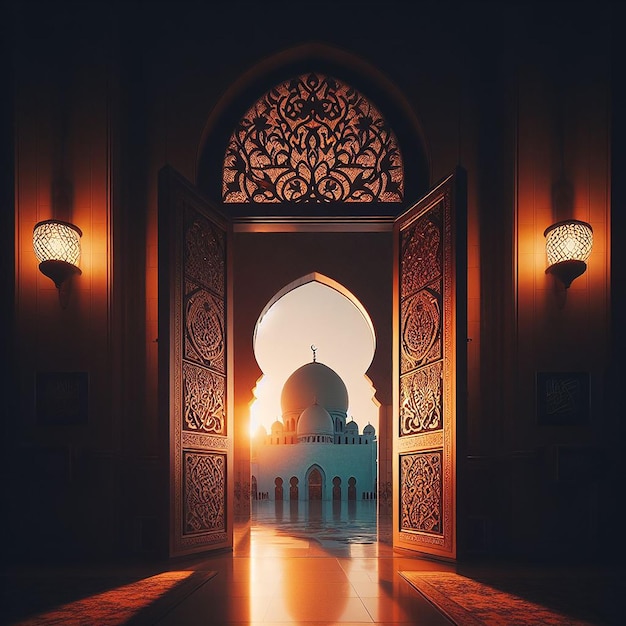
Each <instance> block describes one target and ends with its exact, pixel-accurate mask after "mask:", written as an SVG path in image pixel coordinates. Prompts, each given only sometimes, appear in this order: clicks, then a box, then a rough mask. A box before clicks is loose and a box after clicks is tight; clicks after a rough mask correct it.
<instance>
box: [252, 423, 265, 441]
mask: <svg viewBox="0 0 626 626" xmlns="http://www.w3.org/2000/svg"><path fill="white" fill-rule="evenodd" d="M254 436H255V437H261V438H264V437H266V436H267V431H266V430H265V426H263V424H259V426H258V427H257V429H256V432H255V433H254Z"/></svg>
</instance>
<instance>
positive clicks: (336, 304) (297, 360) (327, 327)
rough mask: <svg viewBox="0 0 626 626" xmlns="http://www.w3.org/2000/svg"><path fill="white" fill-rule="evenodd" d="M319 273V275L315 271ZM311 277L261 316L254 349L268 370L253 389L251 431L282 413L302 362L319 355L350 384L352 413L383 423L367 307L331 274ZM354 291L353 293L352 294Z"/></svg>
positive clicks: (361, 420) (266, 425)
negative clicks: (372, 372) (283, 397)
mask: <svg viewBox="0 0 626 626" xmlns="http://www.w3.org/2000/svg"><path fill="white" fill-rule="evenodd" d="M316 276H318V277H319V275H316ZM320 279H321V280H324V282H320V281H318V280H317V279H315V280H310V281H309V282H305V284H301V285H300V286H297V287H295V288H293V289H291V290H288V291H287V292H286V293H284V295H282V296H280V297H279V298H278V299H277V300H276V301H275V302H274V303H273V304H272V305H271V306H270V307H269V308H268V309H267V310H266V311H265V312H264V313H263V314H262V315H261V317H260V318H259V321H258V323H257V328H256V334H255V341H254V351H255V356H256V359H257V362H258V364H259V366H260V368H261V370H262V371H263V376H262V377H261V378H260V379H259V381H257V385H256V387H255V389H254V396H255V400H254V401H253V403H252V405H251V408H250V416H251V420H250V432H251V433H255V432H256V431H257V429H258V428H259V426H263V427H264V428H265V430H266V431H269V430H270V427H271V424H272V423H273V422H274V421H275V420H276V419H279V418H280V416H281V407H280V393H281V390H282V387H283V385H284V383H285V381H286V380H287V378H288V377H289V376H290V375H291V374H292V373H293V372H294V370H296V369H297V368H298V367H300V366H302V365H304V364H306V363H310V362H311V361H312V360H313V351H312V349H311V346H312V345H314V346H315V348H316V360H317V361H318V362H320V363H323V364H324V365H327V366H328V367H330V368H332V369H333V370H335V371H336V372H337V374H339V376H340V377H341V378H342V379H343V381H344V383H345V384H346V387H347V389H348V396H349V402H350V404H349V408H348V419H351V418H353V419H354V420H355V421H357V422H358V423H359V424H360V425H361V427H363V426H366V425H367V423H368V422H369V423H370V424H372V426H374V427H375V428H376V429H378V404H377V402H376V401H375V400H374V398H373V396H374V393H375V390H374V388H373V387H372V384H371V381H370V380H369V379H368V378H367V377H366V372H367V369H368V368H369V366H370V364H371V362H372V359H373V357H374V351H375V348H376V340H375V336H374V329H373V327H372V323H371V320H370V318H369V316H368V315H367V312H366V311H365V310H364V309H363V307H362V306H361V305H360V304H359V303H358V301H357V300H356V299H355V298H354V297H353V296H351V294H349V293H348V292H347V291H345V290H343V291H344V292H345V295H344V293H342V292H341V291H340V290H339V289H343V288H341V286H340V285H338V284H337V283H334V282H333V281H332V280H330V279H324V277H321V278H320ZM349 296H350V297H349Z"/></svg>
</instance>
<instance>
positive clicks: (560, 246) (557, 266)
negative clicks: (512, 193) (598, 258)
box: [543, 220, 593, 289]
mask: <svg viewBox="0 0 626 626" xmlns="http://www.w3.org/2000/svg"><path fill="white" fill-rule="evenodd" d="M543 235H544V237H545V238H546V255H547V257H548V268H547V269H546V274H554V275H555V276H557V277H558V278H559V279H560V280H561V282H562V283H563V284H564V285H565V289H567V288H568V287H569V286H570V285H571V284H572V281H573V280H574V279H575V278H578V277H579V276H580V275H581V274H583V273H584V272H585V270H586V269H587V259H588V258H589V255H590V254H591V248H592V246H593V230H592V228H591V226H590V225H589V224H587V222H581V221H579V220H563V221H562V222H557V223H556V224H552V226H549V227H548V228H546V230H545V231H544V233H543Z"/></svg>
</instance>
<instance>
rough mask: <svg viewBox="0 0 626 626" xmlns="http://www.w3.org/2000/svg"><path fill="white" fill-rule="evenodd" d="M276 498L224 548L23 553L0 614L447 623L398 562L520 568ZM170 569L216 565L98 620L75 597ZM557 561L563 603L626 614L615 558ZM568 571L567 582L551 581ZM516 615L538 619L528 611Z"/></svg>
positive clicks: (99, 623)
mask: <svg viewBox="0 0 626 626" xmlns="http://www.w3.org/2000/svg"><path fill="white" fill-rule="evenodd" d="M285 505H286V506H285V508H284V509H283V508H281V507H279V508H277V507H276V506H275V505H274V504H273V503H270V502H261V503H255V506H254V510H253V517H252V519H251V520H247V521H245V522H239V523H236V524H235V537H234V546H233V550H232V552H230V551H229V552H222V553H220V554H216V555H211V556H206V555H204V556H198V557H188V558H185V559H180V560H179V559H175V560H173V561H168V562H165V563H161V564H147V563H139V564H134V565H131V566H130V567H129V564H126V565H120V564H110V565H108V566H107V567H104V568H103V567H102V566H94V567H92V568H87V569H85V568H82V569H81V568H80V567H71V566H66V567H63V566H56V567H50V568H43V569H41V568H39V569H36V570H33V569H32V568H30V566H26V565H24V566H23V567H18V568H9V569H8V570H3V572H2V575H3V578H2V580H1V581H0V584H1V585H2V586H3V587H4V588H3V589H2V590H1V591H2V593H1V594H0V596H1V597H2V601H3V602H4V605H3V606H0V624H18V623H19V624H28V626H47V625H49V624H62V625H63V626H65V625H66V624H70V623H71V624H81V625H82V624H84V625H85V626H104V624H105V623H106V624H107V626H109V625H111V626H112V625H114V624H124V623H129V622H127V621H124V620H122V619H120V618H119V615H120V611H119V609H120V608H124V609H127V610H126V614H128V610H130V612H131V615H133V616H134V617H133V618H132V619H131V622H130V623H131V624H140V625H141V626H146V625H147V624H157V625H158V626H185V625H187V626H192V625H193V626H196V625H198V626H201V625H223V626H227V625H244V624H246V625H251V624H252V625H253V624H259V625H261V624H263V625H266V626H267V625H268V624H275V625H284V624H303V625H308V626H315V625H322V624H324V625H326V626H329V625H331V624H352V625H364V624H388V625H390V624H395V625H402V624H404V625H408V624H411V625H412V626H443V625H448V626H449V625H450V624H451V623H452V622H450V621H449V620H448V619H447V618H446V617H445V616H444V615H443V614H441V613H440V612H439V611H438V610H437V609H436V608H435V607H434V606H433V605H431V604H430V603H429V602H428V601H427V600H425V599H424V597H423V596H422V595H421V594H420V593H419V592H417V591H416V590H415V589H414V588H413V587H411V586H410V585H409V583H407V582H406V581H405V579H404V578H402V577H401V576H400V574H399V572H400V571H425V570H430V571H434V570H436V571H452V572H454V571H462V573H463V574H464V575H469V576H474V577H477V578H478V579H480V578H482V577H484V576H488V577H491V579H492V580H494V577H495V580H497V581H499V583H502V582H503V581H504V580H505V579H506V576H507V575H509V574H512V575H516V574H517V573H518V572H519V567H520V566H519V564H518V565H517V566H514V565H513V564H510V563H509V564H504V565H503V566H502V564H501V565H498V566H497V567H495V568H494V565H493V564H491V565H489V564H480V563H476V564H464V565H463V567H462V568H461V566H460V565H453V564H449V563H443V562H439V561H434V560H428V559H420V558H418V557H411V556H407V555H405V554H404V553H402V554H401V553H398V552H394V551H393V549H392V547H391V543H390V532H389V531H390V526H391V525H390V520H389V519H384V518H380V517H379V518H377V516H376V504H375V502H370V503H365V502H364V503H359V504H358V505H356V506H346V505H345V504H344V505H343V506H342V507H339V508H337V507H333V506H332V505H331V503H327V504H326V505H323V506H321V507H320V506H317V507H316V506H311V505H309V504H307V503H301V504H300V505H299V506H298V507H294V506H290V505H289V504H288V503H285ZM170 571H171V572H173V573H174V574H176V573H178V574H181V573H189V572H195V574H194V576H197V578H198V579H202V577H203V574H207V575H208V574H209V572H210V573H213V572H217V573H216V575H214V576H213V577H212V578H210V579H209V580H207V581H206V582H204V583H202V584H200V586H194V585H192V586H191V587H192V589H194V590H193V591H191V593H189V590H187V591H183V592H181V593H180V594H175V595H174V597H173V598H172V596H171V595H167V594H166V595H165V596H164V597H163V598H162V600H163V601H162V602H159V601H153V600H151V599H150V598H147V597H144V596H143V595H142V596H141V598H139V599H135V600H134V601H133V602H132V603H131V604H129V605H128V606H124V607H121V606H120V605H119V603H118V601H117V600H114V601H113V605H112V606H111V609H112V611H109V613H107V615H109V616H110V618H107V619H106V620H104V619H103V618H101V617H98V618H97V619H95V620H94V619H92V618H90V617H89V616H85V614H84V610H83V609H82V608H81V607H82V606H83V604H81V601H82V600H81V598H86V599H87V600H89V601H90V602H91V606H93V605H94V603H95V604H96V605H98V606H100V605H101V602H102V600H101V598H104V597H106V596H103V595H102V592H107V590H109V589H110V590H114V591H115V590H117V589H119V588H123V585H125V584H127V583H129V582H133V581H141V580H144V579H146V578H148V577H150V576H152V575H155V574H161V573H163V572H170ZM524 572H525V574H526V577H527V578H528V577H529V576H530V580H531V582H533V583H536V584H537V585H543V584H544V581H545V580H547V577H548V576H552V577H553V578H554V576H553V575H554V570H546V569H545V568H542V567H541V566H540V565H536V566H528V567H526V568H525V570H524ZM564 572H565V573H567V576H566V577H564V576H563V573H564ZM556 573H557V579H558V581H559V594H561V597H559V598H557V599H558V600H559V601H561V604H562V603H563V602H565V603H566V604H567V607H568V609H572V608H573V609H575V610H574V613H573V614H584V615H587V616H589V615H591V616H592V619H591V620H588V621H587V622H586V623H592V624H594V625H596V624H597V625H601V626H607V625H609V626H613V624H615V625H616V626H617V625H618V624H619V625H620V626H621V624H626V620H624V619H622V618H623V615H622V610H621V609H622V602H621V599H622V598H623V597H625V596H626V580H625V577H624V574H623V570H622V569H619V570H618V571H617V572H613V571H612V570H611V571H609V572H606V571H605V570H600V571H596V570H595V569H593V568H591V569H590V568H581V569H580V570H574V569H568V570H562V569H557V571H556ZM616 573H617V575H615V574H616ZM572 579H575V580H576V582H577V584H576V585H569V586H568V584H565V585H564V584H561V583H562V582H563V581H567V580H569V581H571V580H572ZM186 594H187V595H186ZM115 597H118V596H115ZM136 598H137V597H136ZM35 599H36V600H37V601H35ZM181 599H182V600H181ZM59 607H61V609H63V610H64V609H66V608H67V607H69V609H70V613H69V614H71V615H72V616H74V617H73V618H72V620H71V621H70V622H67V621H59V619H58V617H55V614H56V615H58V609H59ZM55 611H56V613H55ZM107 611H108V609H107ZM115 611H117V614H116V613H115ZM96 613H97V611H96ZM66 614H67V613H66ZM97 614H98V615H100V613H97ZM77 615H80V619H78V621H76V619H75V617H76V616H77ZM594 616H598V617H599V618H598V619H595V617H594ZM23 620H26V621H23ZM489 623H491V624H493V623H494V622H493V621H491V622H489ZM524 623H525V624H526V625H528V624H532V626H539V625H538V624H536V622H534V621H533V620H532V615H530V616H528V619H526V618H525V620H524ZM568 623H569V622H568ZM459 626H463V624H459ZM497 626H500V624H499V623H498V624H497ZM502 626H509V624H502Z"/></svg>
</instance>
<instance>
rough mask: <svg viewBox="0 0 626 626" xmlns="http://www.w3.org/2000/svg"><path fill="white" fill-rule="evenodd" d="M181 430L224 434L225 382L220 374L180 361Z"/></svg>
mask: <svg viewBox="0 0 626 626" xmlns="http://www.w3.org/2000/svg"><path fill="white" fill-rule="evenodd" d="M183 390H184V402H183V406H184V415H183V429H184V430H192V431H200V432H205V433H211V434H216V435H224V434H226V433H225V429H226V384H225V379H224V377H223V376H220V375H218V374H215V373H213V372H211V371H210V370H207V369H205V368H203V367H198V366H196V365H192V364H191V363H186V362H183Z"/></svg>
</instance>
